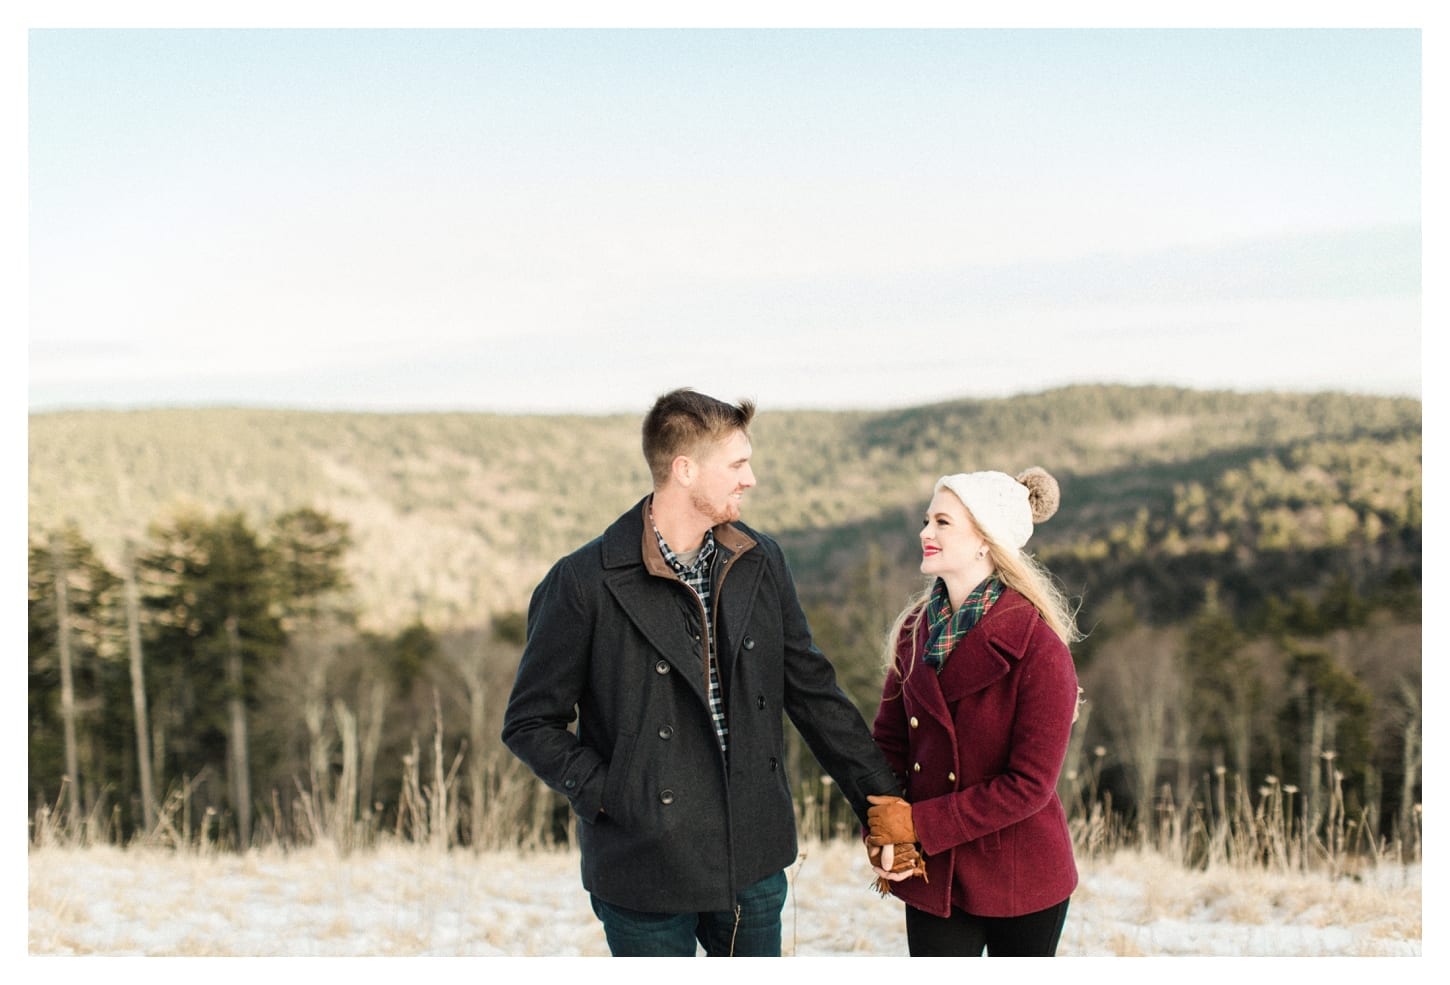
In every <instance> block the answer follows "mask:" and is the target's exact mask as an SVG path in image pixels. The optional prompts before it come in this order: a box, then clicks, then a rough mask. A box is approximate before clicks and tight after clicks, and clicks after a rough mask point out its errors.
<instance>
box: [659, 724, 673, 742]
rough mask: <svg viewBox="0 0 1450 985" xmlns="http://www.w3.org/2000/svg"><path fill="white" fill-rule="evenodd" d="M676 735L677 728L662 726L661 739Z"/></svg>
mask: <svg viewBox="0 0 1450 985" xmlns="http://www.w3.org/2000/svg"><path fill="white" fill-rule="evenodd" d="M674 734H675V727H674V726H673V725H661V726H660V738H661V739H668V738H669V737H670V736H672V735H674Z"/></svg>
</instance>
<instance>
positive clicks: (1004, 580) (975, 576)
mask: <svg viewBox="0 0 1450 985" xmlns="http://www.w3.org/2000/svg"><path fill="white" fill-rule="evenodd" d="M1057 504H1058V485H1057V482H1056V480H1055V479H1053V478H1052V476H1050V475H1049V474H1048V473H1047V472H1045V471H1043V470H1042V469H1040V468H1031V469H1028V470H1027V471H1026V472H1023V473H1022V474H1021V475H1019V476H1017V477H1016V478H1015V479H1014V478H1013V477H1012V476H1009V475H1006V474H1005V473H1002V472H972V473H964V474H958V475H949V476H943V477H942V478H941V479H940V480H939V481H938V482H937V484H936V489H935V491H934V495H933V496H932V500H931V504H930V505H929V506H928V507H927V511H926V519H925V521H924V523H923V525H922V530H921V555H922V556H921V571H922V573H923V574H925V575H927V576H929V578H930V583H929V586H928V588H927V589H926V590H925V591H923V592H922V594H921V595H920V596H918V597H917V598H916V599H914V600H913V601H912V603H911V604H910V605H908V606H907V607H906V609H905V610H904V611H903V612H902V613H901V614H900V615H899V616H898V617H897V619H896V622H895V625H894V626H893V627H892V630H891V634H890V636H889V637H888V640H887V662H888V669H887V673H886V682H885V685H884V687H883V689H882V695H881V707H880V710H879V712H878V713H877V715H876V722H875V725H874V728H873V733H874V735H875V738H876V742H877V744H878V745H879V746H880V747H881V751H882V752H883V753H885V755H886V758H887V760H888V761H890V763H891V765H892V768H893V769H895V770H896V771H897V774H898V777H899V778H900V779H901V780H902V782H903V785H904V788H905V790H906V799H905V800H902V799H901V798H894V797H872V798H870V799H871V802H872V804H873V805H874V806H873V807H871V809H870V812H869V832H868V835H867V839H866V843H867V846H868V847H867V852H868V855H869V856H870V857H871V859H872V863H873V868H874V870H875V871H876V873H877V875H878V877H880V878H879V879H878V883H877V885H878V887H879V888H880V889H881V890H882V891H883V892H885V891H887V890H888V889H889V891H890V892H891V893H893V894H895V895H896V896H897V897H898V898H900V899H901V900H902V901H903V902H905V903H906V937H907V945H908V947H909V949H910V952H911V954H912V955H913V956H916V955H971V956H980V955H981V954H982V951H983V949H984V948H985V950H986V951H987V953H988V954H990V955H993V956H1001V955H1020V956H1050V955H1052V954H1054V953H1055V952H1056V950H1057V942H1058V938H1059V937H1060V936H1061V935H1062V927H1063V921H1064V920H1065V918H1066V916H1067V903H1068V897H1069V896H1071V894H1072V891H1073V889H1074V888H1076V886H1077V867H1076V865H1075V864H1074V862H1073V855H1072V838H1071V836H1070V835H1069V833H1068V829H1067V816H1066V814H1065V813H1064V812H1063V809H1062V803H1061V801H1059V800H1058V797H1057V789H1056V788H1057V779H1058V774H1059V773H1060V772H1061V769H1062V763H1063V759H1064V757H1065V756H1066V754H1067V742H1068V733H1069V732H1070V731H1071V728H1072V723H1073V720H1074V719H1075V718H1076V717H1077V703H1078V694H1079V691H1078V686H1077V673H1076V671H1075V670H1074V668H1073V663H1072V656H1071V654H1069V652H1068V648H1067V645H1068V643H1070V642H1074V641H1076V640H1078V639H1081V636H1080V635H1079V634H1078V632H1077V627H1076V624H1075V620H1074V614H1073V611H1072V609H1071V608H1070V607H1069V605H1068V601H1067V599H1066V598H1065V597H1064V596H1063V594H1062V593H1061V591H1059V590H1058V588H1057V587H1056V586H1055V584H1054V582H1053V580H1052V578H1051V576H1050V575H1049V574H1048V573H1047V571H1046V570H1045V569H1043V568H1042V567H1041V566H1040V565H1039V564H1038V563H1037V562H1036V561H1035V560H1034V559H1033V558H1032V557H1030V556H1029V555H1027V554H1026V553H1024V552H1023V550H1022V547H1023V545H1024V544H1026V543H1027V539H1028V538H1029V537H1030V536H1031V535H1032V525H1033V524H1034V523H1041V522H1042V521H1043V520H1046V519H1048V518H1049V517H1050V516H1052V515H1053V514H1054V513H1055V512H1056V511H1057ZM903 856H904V858H903ZM923 860H924V863H925V865H924V867H923V866H922V861H923ZM893 870H895V871H893Z"/></svg>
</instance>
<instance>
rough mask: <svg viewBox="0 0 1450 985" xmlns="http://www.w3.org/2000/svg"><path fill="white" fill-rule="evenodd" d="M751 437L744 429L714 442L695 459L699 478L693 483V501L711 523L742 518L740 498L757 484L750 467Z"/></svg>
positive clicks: (691, 488)
mask: <svg viewBox="0 0 1450 985" xmlns="http://www.w3.org/2000/svg"><path fill="white" fill-rule="evenodd" d="M750 453H751V447H750V439H749V438H747V437H746V436H745V432H744V431H732V432H731V433H730V436H729V437H727V438H725V439H724V440H722V441H719V442H716V443H715V444H713V445H710V446H708V447H706V448H705V449H704V451H702V452H701V454H700V457H699V458H697V459H695V479H694V481H693V482H692V483H691V484H690V503H691V505H693V506H694V507H695V509H696V510H697V511H699V513H700V514H701V515H703V516H706V517H709V518H710V522H711V524H720V523H730V522H733V521H735V520H738V519H740V501H741V499H742V497H744V495H745V490H747V489H749V488H750V487H751V486H753V485H755V473H754V472H752V471H751V469H750Z"/></svg>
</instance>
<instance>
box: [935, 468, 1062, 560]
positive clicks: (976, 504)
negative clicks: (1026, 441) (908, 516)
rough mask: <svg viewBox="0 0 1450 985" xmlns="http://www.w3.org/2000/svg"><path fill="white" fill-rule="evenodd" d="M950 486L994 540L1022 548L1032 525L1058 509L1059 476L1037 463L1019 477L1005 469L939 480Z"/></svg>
mask: <svg viewBox="0 0 1450 985" xmlns="http://www.w3.org/2000/svg"><path fill="white" fill-rule="evenodd" d="M936 489H937V490H938V491H940V490H942V489H950V490H951V491H952V492H953V493H955V494H956V496H957V498H958V499H960V500H961V501H962V504H963V505H965V506H966V508H967V509H968V510H969V511H970V512H971V514H972V519H974V520H975V521H976V523H977V529H979V530H981V531H982V533H984V534H986V535H987V537H988V538H989V539H990V540H992V541H993V542H994V543H997V544H1000V545H1002V546H1003V547H1010V548H1013V549H1017V550H1020V549H1021V547H1022V545H1023V544H1026V543H1027V539H1028V538H1029V537H1031V536H1032V525H1033V524H1034V523H1041V522H1043V521H1044V520H1046V519H1048V518H1050V517H1051V516H1052V515H1053V514H1054V513H1056V512H1057V505H1058V501H1059V497H1060V493H1059V490H1058V487H1057V480H1056V479H1054V478H1053V477H1052V476H1051V475H1049V474H1048V473H1047V471H1046V470H1044V469H1041V468H1038V467H1037V466H1035V465H1034V466H1033V467H1032V468H1030V469H1027V470H1026V471H1024V472H1022V473H1021V474H1019V475H1018V476H1017V477H1016V478H1015V479H1014V478H1013V477H1012V476H1010V475H1008V474H1007V473H1005V472H958V473H957V474H956V475H944V476H942V477H941V478H940V479H938V480H937V481H936Z"/></svg>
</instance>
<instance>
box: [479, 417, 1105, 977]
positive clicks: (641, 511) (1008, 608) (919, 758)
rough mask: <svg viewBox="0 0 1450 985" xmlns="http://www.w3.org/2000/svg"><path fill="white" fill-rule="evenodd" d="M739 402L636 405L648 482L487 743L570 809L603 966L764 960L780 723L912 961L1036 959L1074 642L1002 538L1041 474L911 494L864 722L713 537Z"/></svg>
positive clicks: (737, 542)
mask: <svg viewBox="0 0 1450 985" xmlns="http://www.w3.org/2000/svg"><path fill="white" fill-rule="evenodd" d="M754 411H755V407H754V405H753V404H752V403H751V402H749V401H742V402H741V403H740V404H730V403H726V402H724V401H720V400H717V399H715V398H713V397H709V396H706V395H704V394H701V393H698V392H696V391H694V390H691V389H688V388H686V389H680V390H674V391H671V392H670V393H667V394H665V395H663V396H661V397H660V398H659V399H658V400H657V401H656V402H655V404H654V406H653V408H652V409H651V410H650V412H649V413H648V414H647V415H646V417H645V420H644V424H643V428H642V430H643V442H642V443H643V451H644V456H645V460H646V461H647V462H648V464H649V467H650V472H651V476H652V479H653V487H654V488H653V491H652V492H651V493H650V494H649V495H647V496H645V497H644V498H643V499H642V500H640V502H639V503H637V504H636V505H635V506H634V507H632V508H631V509H630V510H628V511H627V512H625V513H624V515H622V516H621V517H619V518H618V519H617V520H616V521H614V523H612V524H611V525H610V526H609V527H608V528H607V529H606V530H605V531H604V532H603V533H602V534H601V535H600V536H598V537H596V538H595V539H594V540H592V541H590V542H589V543H588V544H585V545H584V546H582V547H580V548H579V549H577V550H575V551H574V552H572V553H571V554H569V555H567V556H566V557H564V558H561V559H560V560H559V561H558V562H556V563H555V564H554V566H553V567H552V568H551V569H550V571H549V573H548V574H547V575H546V576H545V578H544V580H543V581H542V582H541V583H540V584H539V586H538V587H537V588H536V589H535V591H534V594H533V597H532V599H531V601H530V604H529V612H528V634H527V640H526V643H525V646H524V652H523V655H522V657H521V659H520V662H519V668H518V672H517V677H516V679H515V682H514V686H513V691H512V693H511V695H510V698H509V702H508V707H507V711H506V712H505V718H504V727H503V740H504V742H505V744H506V745H507V746H508V748H509V749H510V750H511V751H512V752H513V753H514V754H515V755H516V756H518V757H519V759H521V760H522V761H523V762H524V763H525V764H526V765H527V766H528V767H529V768H530V769H531V770H533V772H534V773H535V774H536V775H537V776H538V777H539V778H540V779H542V780H543V781H544V782H545V783H547V784H548V785H549V786H550V787H551V788H553V789H554V790H556V791H558V792H559V793H561V794H562V795H564V797H565V798H567V800H568V801H569V804H570V807H571V808H572V810H573V812H574V814H575V815H576V816H577V822H578V833H579V846H580V850H581V869H582V876H583V883H584V888H585V889H586V890H587V891H588V892H589V894H590V902H591V904H592V906H593V909H594V912H595V914H596V915H597V916H598V917H599V920H600V922H601V924H602V925H603V929H604V934H605V938H606V940H607V942H608V945H609V949H610V952H611V953H612V954H614V955H616V956H690V955H694V954H696V953H697V948H698V949H702V950H703V951H704V952H705V953H706V954H707V955H737V956H778V955H779V954H780V939H781V910H782V907H783V905H784V903H785V899H786V891H787V881H786V876H785V870H786V868H787V867H788V866H789V865H791V864H792V863H793V862H794V861H795V860H796V858H797V854H798V847H797V842H796V826H795V813H794V808H793V804H792V799H791V792H790V785H789V782H788V780H787V778H786V775H785V754H784V753H785V745H784V723H783V718H784V717H789V718H790V720H791V722H792V724H793V725H794V726H795V728H796V730H797V731H798V732H799V733H800V735H801V737H802V738H803V739H804V740H805V742H806V743H807V745H808V746H809V748H810V750H811V752H812V754H813V755H814V756H815V757H816V759H817V760H818V761H819V762H820V764H821V767H822V768H823V769H824V770H825V772H827V773H828V774H829V775H830V776H831V777H832V779H833V780H834V781H835V783H836V785H837V786H838V787H839V788H840V790H841V792H842V794H843V795H844V796H845V797H846V799H847V800H848V801H849V803H850V804H851V806H852V808H853V809H854V810H855V812H856V814H857V815H858V817H859V818H860V820H861V822H862V831H863V840H864V842H865V846H866V852H867V857H868V860H869V864H870V865H871V867H872V870H873V871H874V872H875V874H876V887H877V889H878V891H880V892H881V893H883V894H891V895H894V896H895V897H897V898H898V899H900V900H901V901H903V903H904V904H905V919H906V933H907V943H908V949H909V951H910V953H911V954H912V955H913V956H916V955H981V954H982V953H983V952H984V951H985V952H986V953H987V954H990V955H993V956H1006V955H1030V956H1046V955H1051V954H1053V953H1055V951H1056V947H1057V942H1058V939H1059V938H1060V936H1061V933H1062V928H1063V924H1064V920H1065V918H1066V915H1067V906H1068V900H1069V897H1070V896H1071V894H1072V892H1073V890H1074V888H1075V887H1076V885H1077V869H1076V866H1075V864H1074V861H1073V851H1072V841H1071V837H1070V835H1069V832H1068V828H1067V818H1066V815H1065V813H1064V811H1063V807H1062V804H1061V802H1060V801H1059V799H1058V797H1057V793H1056V787H1057V780H1058V776H1059V773H1060V771H1061V768H1062V764H1063V759H1064V757H1065V755H1066V751H1067V744H1068V737H1069V733H1070V731H1071V727H1072V722H1073V721H1074V719H1075V718H1076V715H1077V705H1078V696H1079V691H1078V686H1077V675H1076V671H1075V669H1074V666H1073V662H1072V657H1071V655H1070V653H1069V651H1068V644H1069V643H1071V642H1073V641H1075V640H1076V639H1078V638H1080V637H1079V635H1078V633H1077V628H1076V626H1075V623H1074V617H1073V611H1072V609H1071V607H1070V605H1069V603H1068V600H1067V599H1066V598H1065V597H1064V595H1063V594H1062V592H1061V591H1060V590H1059V588H1058V587H1057V586H1056V584H1055V583H1054V581H1053V579H1052V578H1051V576H1050V575H1049V574H1048V573H1047V572H1046V571H1045V570H1044V569H1043V568H1042V567H1041V566H1040V565H1039V564H1038V563H1037V562H1036V561H1035V559H1033V558H1032V557H1031V556H1030V555H1028V554H1026V553H1025V552H1024V551H1023V546H1024V545H1025V544H1026V543H1027V540H1028V538H1029V537H1030V536H1031V534H1032V529H1033V525H1034V524H1035V523H1040V522H1042V521H1043V520H1046V519H1047V518H1048V517H1050V516H1052V514H1053V513H1054V512H1056V510H1057V506H1058V487H1057V483H1056V481H1055V480H1054V479H1053V478H1052V477H1051V476H1050V475H1049V474H1048V473H1046V472H1045V471H1043V470H1042V469H1039V468H1032V469H1028V470H1027V471H1025V472H1023V473H1021V474H1019V475H1016V476H1012V475H1008V474H1006V473H1002V472H994V471H982V472H971V473H957V474H951V475H946V476H943V477H942V478H941V479H939V480H938V481H937V483H936V487H935V489H934V491H933V495H932V497H931V501H930V503H929V504H928V505H927V507H926V510H925V513H924V516H923V521H922V527H921V533H920V540H921V549H922V558H921V571H922V573H923V575H925V576H926V581H927V584H926V586H925V588H924V590H923V591H922V593H921V594H920V595H919V596H918V597H916V598H915V599H913V600H912V601H911V602H910V603H909V604H908V605H907V606H906V608H905V609H904V610H903V611H902V612H901V614H900V615H899V616H898V617H897V619H896V621H895V624H894V625H893V627H892V629H891V632H890V634H889V636H888V638H887V640H886V641H885V645H884V653H885V657H886V659H885V661H884V663H885V671H884V674H883V678H884V679H883V686H882V693H881V702H880V706H879V710H878V711H877V713H876V716H875V720H874V722H873V724H872V725H871V726H869V727H868V726H867V724H866V722H865V721H864V720H863V719H862V718H861V715H860V714H859V713H858V712H857V710H856V708H855V706H854V705H853V704H852V703H851V701H850V700H849V699H848V698H847V697H846V695H845V694H844V693H843V692H842V691H841V689H840V687H839V686H838V685H837V683H836V677H835V671H834V669H833V667H832V666H831V664H830V662H829V661H828V660H827V659H826V657H825V656H824V655H823V654H822V653H821V652H820V650H819V649H817V648H816V646H815V644H814V643H813V641H812V638H811V632H810V627H809V626H808V624H807V622H806V618H805V614H804V612H803V611H802V610H801V606H800V602H799V601H798V599H797V596H796V591H795V587H794V583H793V581H792V579H791V574H790V570H789V567H788V566H787V564H786V561H785V558H784V556H783V554H782V552H781V549H780V547H779V545H777V544H776V542H775V541H774V540H772V539H771V538H770V537H768V536H767V535H765V534H762V533H761V532H759V531H757V530H755V529H753V528H752V527H749V526H747V525H746V524H744V523H742V522H741V521H740V515H741V513H740V507H741V501H742V498H743V497H744V495H745V493H746V492H747V491H748V490H749V489H750V488H751V487H752V486H754V485H755V474H754V471H753V469H752V467H751V453H752V446H751V441H750V430H749V428H750V423H751V420H752V418H753V416H754ZM585 481H586V482H587V477H586V478H585Z"/></svg>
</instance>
